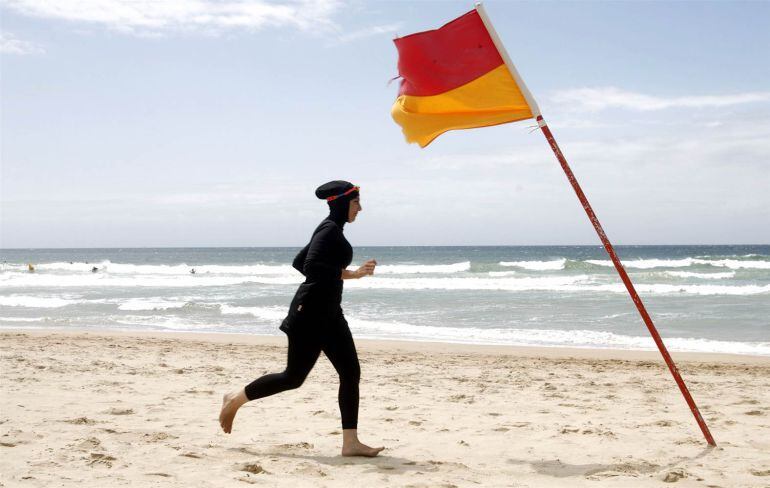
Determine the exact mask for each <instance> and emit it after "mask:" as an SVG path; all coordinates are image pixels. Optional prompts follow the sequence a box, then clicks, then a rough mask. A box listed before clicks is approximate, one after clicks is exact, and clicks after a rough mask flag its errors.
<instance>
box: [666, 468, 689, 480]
mask: <svg viewBox="0 0 770 488" xmlns="http://www.w3.org/2000/svg"><path fill="white" fill-rule="evenodd" d="M682 478H687V471H685V470H683V469H681V468H679V469H674V470H672V471H669V472H668V473H666V474H665V475H663V478H662V480H663V482H664V483H676V482H677V481H679V480H681V479H682Z"/></svg>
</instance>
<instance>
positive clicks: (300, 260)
mask: <svg viewBox="0 0 770 488" xmlns="http://www.w3.org/2000/svg"><path fill="white" fill-rule="evenodd" d="M309 248H310V244H308V245H307V246H305V247H303V248H302V250H301V251H300V252H299V253H297V257H295V258H294V262H293V263H291V265H292V266H293V267H294V269H296V270H297V271H299V272H300V273H302V274H303V275H304V274H305V270H304V268H305V259H307V251H308V249H309Z"/></svg>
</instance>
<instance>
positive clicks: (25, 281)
mask: <svg viewBox="0 0 770 488" xmlns="http://www.w3.org/2000/svg"><path fill="white" fill-rule="evenodd" d="M0 282H2V284H3V286H8V287H20V288H23V287H64V288H73V287H86V288H100V287H136V286H139V287H164V288H194V287H202V286H232V285H241V284H247V283H257V284H264V285H294V284H299V283H301V282H302V277H301V275H300V274H299V273H295V276H210V275H198V274H195V275H191V274H186V275H183V276H163V275H135V276H130V275H125V276H120V275H118V276H114V275H109V274H106V273H105V274H102V273H84V274H80V275H74V274H68V275H57V274H42V273H40V274H38V273H18V274H5V275H0Z"/></svg>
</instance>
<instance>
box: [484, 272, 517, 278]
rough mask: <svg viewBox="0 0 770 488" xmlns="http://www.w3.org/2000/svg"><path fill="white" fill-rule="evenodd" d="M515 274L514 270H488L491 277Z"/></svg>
mask: <svg viewBox="0 0 770 488" xmlns="http://www.w3.org/2000/svg"><path fill="white" fill-rule="evenodd" d="M515 274H516V271H490V272H489V276H492V277H493V278H502V277H505V276H513V275H515Z"/></svg>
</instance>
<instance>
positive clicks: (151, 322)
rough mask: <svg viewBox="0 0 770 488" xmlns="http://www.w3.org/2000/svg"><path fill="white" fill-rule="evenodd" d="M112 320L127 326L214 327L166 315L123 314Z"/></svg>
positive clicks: (176, 328)
mask: <svg viewBox="0 0 770 488" xmlns="http://www.w3.org/2000/svg"><path fill="white" fill-rule="evenodd" d="M114 320H115V324H117V325H123V326H129V327H136V326H139V327H142V328H146V327H150V328H162V329H172V330H181V331H199V330H202V329H212V328H214V327H213V326H212V324H210V323H208V322H207V323H205V324H200V323H196V322H195V321H193V320H190V319H189V318H183V317H174V316H168V315H151V316H144V315H124V316H120V317H116V318H115V319H114Z"/></svg>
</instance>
